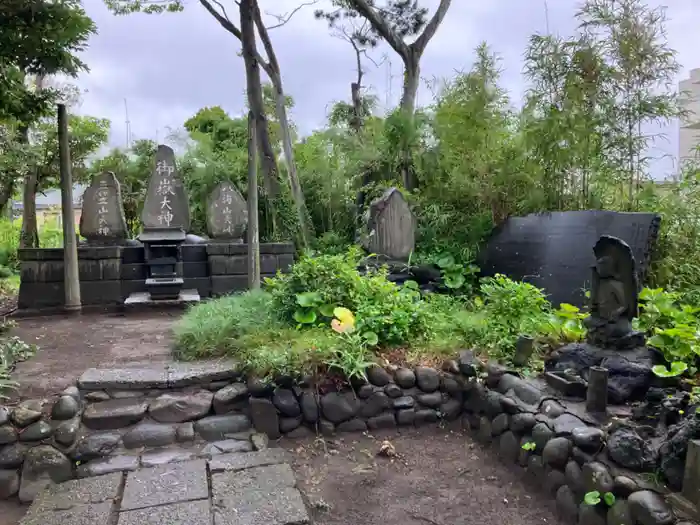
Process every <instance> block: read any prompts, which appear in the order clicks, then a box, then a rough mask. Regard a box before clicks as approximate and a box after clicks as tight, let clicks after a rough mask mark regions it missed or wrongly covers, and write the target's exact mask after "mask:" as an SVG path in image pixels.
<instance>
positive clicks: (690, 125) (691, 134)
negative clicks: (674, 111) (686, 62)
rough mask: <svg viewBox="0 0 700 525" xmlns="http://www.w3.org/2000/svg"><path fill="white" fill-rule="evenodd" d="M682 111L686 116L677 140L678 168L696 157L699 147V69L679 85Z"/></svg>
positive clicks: (694, 70)
mask: <svg viewBox="0 0 700 525" xmlns="http://www.w3.org/2000/svg"><path fill="white" fill-rule="evenodd" d="M678 87H679V91H680V93H681V98H682V104H683V109H685V110H686V111H688V116H687V117H685V118H683V119H681V121H680V133H679V140H678V146H679V151H678V161H679V166H682V165H683V162H684V161H686V160H689V159H693V158H695V157H696V148H697V147H698V146H700V68H697V69H693V70H692V71H691V72H690V78H687V79H685V80H682V81H681V82H680V84H679V86H678Z"/></svg>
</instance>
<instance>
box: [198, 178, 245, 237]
mask: <svg viewBox="0 0 700 525" xmlns="http://www.w3.org/2000/svg"><path fill="white" fill-rule="evenodd" d="M247 226H248V208H247V205H246V201H245V199H244V198H243V196H242V195H241V192H240V191H238V188H236V186H235V185H234V184H233V183H231V182H229V181H223V182H220V183H219V184H218V185H217V186H216V188H214V191H212V192H211V194H210V195H209V199H208V201H207V230H209V235H211V236H212V238H214V239H216V240H226V241H232V240H235V241H238V242H241V241H242V237H243V235H244V234H245V231H246V228H247Z"/></svg>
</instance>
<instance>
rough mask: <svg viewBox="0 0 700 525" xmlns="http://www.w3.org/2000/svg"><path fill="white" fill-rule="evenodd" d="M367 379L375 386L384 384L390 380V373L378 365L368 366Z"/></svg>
mask: <svg viewBox="0 0 700 525" xmlns="http://www.w3.org/2000/svg"><path fill="white" fill-rule="evenodd" d="M367 379H368V380H369V382H370V383H372V384H373V385H375V386H386V385H387V384H389V383H390V382H391V375H390V374H389V372H387V371H386V370H385V369H384V368H382V367H380V366H376V365H374V366H370V367H369V368H368V369H367Z"/></svg>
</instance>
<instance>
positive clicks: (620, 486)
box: [614, 476, 639, 498]
mask: <svg viewBox="0 0 700 525" xmlns="http://www.w3.org/2000/svg"><path fill="white" fill-rule="evenodd" d="M614 481H615V491H614V493H615V494H616V495H618V496H622V497H623V498H626V497H627V496H629V495H630V494H632V493H633V492H636V491H637V490H639V485H637V482H636V481H634V480H633V479H632V478H628V477H627V476H615V480H614Z"/></svg>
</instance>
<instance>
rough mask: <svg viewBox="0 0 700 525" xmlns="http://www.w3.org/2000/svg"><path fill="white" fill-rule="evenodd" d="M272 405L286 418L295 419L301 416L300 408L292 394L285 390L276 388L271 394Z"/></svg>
mask: <svg viewBox="0 0 700 525" xmlns="http://www.w3.org/2000/svg"><path fill="white" fill-rule="evenodd" d="M272 403H273V404H274V405H275V406H276V407H277V410H279V411H280V413H281V414H282V415H284V416H287V417H297V416H300V415H301V407H300V406H299V403H298V402H297V398H296V396H295V395H294V392H292V391H291V390H288V389H286V388H276V389H275V392H274V394H272Z"/></svg>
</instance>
